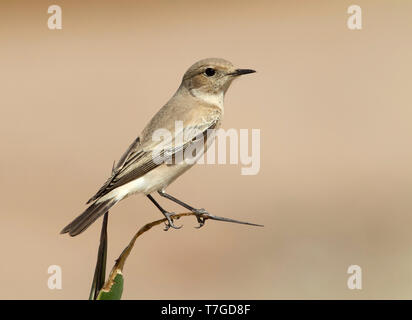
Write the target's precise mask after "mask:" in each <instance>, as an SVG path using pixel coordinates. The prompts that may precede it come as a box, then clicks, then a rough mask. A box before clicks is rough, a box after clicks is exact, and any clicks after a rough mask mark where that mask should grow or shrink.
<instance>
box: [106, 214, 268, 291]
mask: <svg viewBox="0 0 412 320" xmlns="http://www.w3.org/2000/svg"><path fill="white" fill-rule="evenodd" d="M188 216H196V214H195V213H193V212H185V213H179V214H175V215H173V219H174V220H175V219H176V220H177V219H179V218H181V217H188ZM200 216H201V217H202V218H204V219H205V220H208V219H210V220H217V221H224V222H232V223H239V224H246V225H250V226H256V227H263V225H260V224H255V223H249V222H243V221H238V220H233V219H230V218H224V217H219V216H214V215H212V214H210V213H204V214H202V215H200ZM166 221H167V219H166V218H163V219H160V220H156V221H153V222H150V223H147V224H145V225H144V226H143V227H141V228H140V229H139V230H138V231H137V233H136V234H135V235H134V236H133V238H132V240H130V242H129V244H128V245H127V247H126V248H125V249H124V250H123V252H122V253H121V254H120V256H119V258H117V259H116V263H115V264H114V266H113V268H112V270H111V271H110V275H109V278H108V279H107V281H106V283H105V285H104V286H103V288H102V291H105V292H109V291H110V289H111V288H112V286H113V283H114V279H115V277H116V275H117V274H122V271H123V267H124V264H125V263H126V259H127V258H128V256H129V254H130V252H131V251H132V249H133V247H134V244H135V242H136V240H137V238H139V237H140V236H141V235H142V234H143V233H145V232H146V231H149V230H150V229H152V228H153V227H154V226H157V225H159V224H162V223H165V222H166Z"/></svg>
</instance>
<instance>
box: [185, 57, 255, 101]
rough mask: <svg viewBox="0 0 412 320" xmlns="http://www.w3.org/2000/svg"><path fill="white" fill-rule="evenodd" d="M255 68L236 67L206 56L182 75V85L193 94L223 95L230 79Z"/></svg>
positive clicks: (227, 62) (222, 60)
mask: <svg viewBox="0 0 412 320" xmlns="http://www.w3.org/2000/svg"><path fill="white" fill-rule="evenodd" d="M253 72H256V71H255V70H251V69H238V68H236V67H235V66H234V65H233V64H232V63H231V62H229V61H227V60H224V59H219V58H208V59H203V60H200V61H198V62H196V63H195V64H194V65H192V66H191V67H190V68H189V69H188V70H187V71H186V73H185V75H184V76H183V80H182V85H183V86H184V87H185V88H186V89H188V90H189V91H190V92H191V94H193V95H195V96H198V97H199V96H204V95H222V96H223V95H224V94H225V93H226V91H227V89H228V88H229V86H230V84H231V83H232V81H233V80H234V79H235V78H236V77H238V76H240V75H243V74H248V73H253Z"/></svg>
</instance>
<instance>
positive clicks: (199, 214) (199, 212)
mask: <svg viewBox="0 0 412 320" xmlns="http://www.w3.org/2000/svg"><path fill="white" fill-rule="evenodd" d="M193 212H194V213H195V214H196V219H197V222H199V225H198V226H197V227H195V228H196V229H200V228H201V227H203V226H204V225H205V222H206V219H205V218H204V217H202V215H203V214H209V212H207V211H206V210H205V209H203V208H201V209H194V210H193Z"/></svg>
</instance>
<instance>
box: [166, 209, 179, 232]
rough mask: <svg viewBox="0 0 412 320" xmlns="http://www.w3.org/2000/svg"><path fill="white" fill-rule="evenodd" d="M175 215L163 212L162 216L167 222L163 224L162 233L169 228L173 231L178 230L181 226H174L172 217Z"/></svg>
mask: <svg viewBox="0 0 412 320" xmlns="http://www.w3.org/2000/svg"><path fill="white" fill-rule="evenodd" d="M174 215H175V213H174V212H165V213H164V216H165V217H166V219H167V222H165V228H164V229H163V230H164V231H167V230H169V229H170V228H173V229H180V228H181V227H183V226H175V224H174V223H173V216H174Z"/></svg>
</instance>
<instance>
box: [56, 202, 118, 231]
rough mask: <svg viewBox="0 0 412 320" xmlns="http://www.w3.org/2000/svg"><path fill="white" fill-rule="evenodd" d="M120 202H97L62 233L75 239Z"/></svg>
mask: <svg viewBox="0 0 412 320" xmlns="http://www.w3.org/2000/svg"><path fill="white" fill-rule="evenodd" d="M118 201H119V200H116V199H113V198H112V199H108V200H104V201H100V202H99V201H96V202H94V203H93V204H91V205H90V206H89V207H88V208H87V209H86V210H85V211H84V212H83V213H82V214H81V215H79V216H78V217H77V218H76V219H74V220H73V221H72V222H71V223H69V224H68V225H67V226H66V227H65V228H64V229H63V230H62V231H61V232H60V233H69V235H70V236H72V237H74V236H77V235H78V234H80V233H82V232H83V231H84V230H86V229H87V228H88V227H89V226H90V225H91V224H92V223H93V222H95V221H96V219H98V218H99V217H100V216H101V215H103V214H104V213H105V212H107V211H108V210H109V209H110V208H111V207H112V206H114V205H115V204H116V203H117V202H118Z"/></svg>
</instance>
